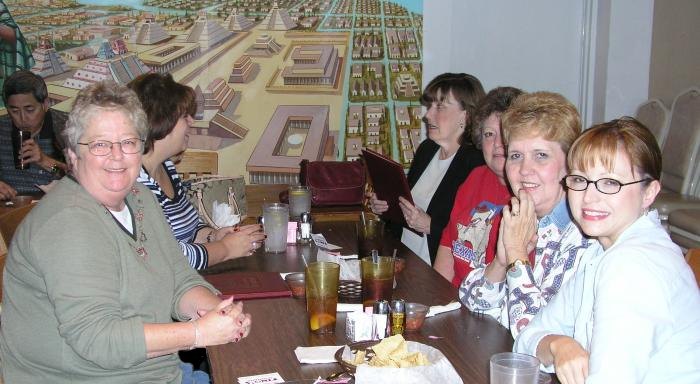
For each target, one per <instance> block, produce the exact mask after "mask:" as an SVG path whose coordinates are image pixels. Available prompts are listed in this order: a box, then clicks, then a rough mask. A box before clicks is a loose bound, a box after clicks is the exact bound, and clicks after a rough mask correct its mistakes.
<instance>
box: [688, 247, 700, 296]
mask: <svg viewBox="0 0 700 384" xmlns="http://www.w3.org/2000/svg"><path fill="white" fill-rule="evenodd" d="M685 260H686V261H687V262H688V265H690V269H692V270H693V273H694V274H695V281H697V282H698V287H700V248H691V249H689V250H688V253H686V255H685Z"/></svg>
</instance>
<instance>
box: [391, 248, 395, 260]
mask: <svg viewBox="0 0 700 384" xmlns="http://www.w3.org/2000/svg"><path fill="white" fill-rule="evenodd" d="M391 258H392V259H394V260H396V248H394V254H393V255H391Z"/></svg>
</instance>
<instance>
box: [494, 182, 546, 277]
mask: <svg viewBox="0 0 700 384" xmlns="http://www.w3.org/2000/svg"><path fill="white" fill-rule="evenodd" d="M536 244H537V215H536V214H535V203H534V202H533V200H532V197H531V196H530V195H529V194H528V193H527V192H525V191H522V190H520V191H519V192H518V196H517V197H511V199H510V207H509V206H505V207H503V220H501V227H500V228H499V236H498V244H497V249H496V258H497V260H499V262H503V261H505V265H508V264H510V263H512V262H514V261H515V260H528V258H527V255H528V254H529V253H530V252H532V250H533V249H535V245H536ZM504 258H505V260H504Z"/></svg>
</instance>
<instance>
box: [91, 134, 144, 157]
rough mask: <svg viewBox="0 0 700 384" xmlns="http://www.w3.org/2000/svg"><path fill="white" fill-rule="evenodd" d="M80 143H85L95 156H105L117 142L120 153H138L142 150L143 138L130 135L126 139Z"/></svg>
mask: <svg viewBox="0 0 700 384" xmlns="http://www.w3.org/2000/svg"><path fill="white" fill-rule="evenodd" d="M78 144H80V145H87V147H88V150H89V151H90V153H92V154H93V155H95V156H107V155H109V154H110V153H112V146H113V145H114V144H119V148H120V149H121V151H122V153H124V154H127V155H131V154H134V153H139V152H141V151H142V150H143V140H142V139H139V138H138V137H130V138H128V139H124V140H120V141H109V140H93V141H90V142H88V143H78Z"/></svg>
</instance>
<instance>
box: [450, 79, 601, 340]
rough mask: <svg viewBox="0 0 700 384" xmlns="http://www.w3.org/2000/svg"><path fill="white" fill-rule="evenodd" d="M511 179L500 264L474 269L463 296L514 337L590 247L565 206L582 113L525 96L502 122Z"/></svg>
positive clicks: (550, 96) (546, 96)
mask: <svg viewBox="0 0 700 384" xmlns="http://www.w3.org/2000/svg"><path fill="white" fill-rule="evenodd" d="M501 125H502V127H503V141H504V143H505V144H506V147H507V150H506V165H505V173H506V178H507V179H508V184H509V186H510V189H511V191H512V193H513V195H514V196H513V197H512V198H511V199H510V206H505V207H504V208H503V212H502V214H503V219H502V221H501V226H500V228H499V235H498V244H497V246H496V258H495V259H494V260H493V261H492V262H490V263H488V264H487V263H486V262H484V263H483V264H481V265H480V266H479V267H478V268H476V269H474V270H473V271H472V272H471V273H470V274H469V275H467V278H466V279H465V280H464V282H463V283H462V285H461V287H460V290H459V295H460V299H461V300H462V302H463V303H464V304H465V305H466V306H467V308H469V309H470V310H472V311H480V312H481V311H483V312H484V313H486V314H488V315H491V316H493V317H495V318H496V319H498V320H499V321H500V322H501V324H502V325H503V326H505V327H507V328H510V331H511V333H512V334H513V336H514V337H515V336H517V334H518V333H519V332H520V331H521V330H522V329H523V328H524V327H525V326H527V324H528V323H529V322H530V319H532V317H533V316H534V315H535V314H536V313H537V312H538V311H539V310H540V308H542V307H544V306H545V305H547V302H549V300H551V299H552V297H553V296H554V295H555V294H556V293H557V291H558V290H559V289H560V288H561V286H562V284H563V283H564V282H565V281H566V280H568V279H569V278H570V277H571V276H572V275H573V274H574V272H576V268H577V267H578V264H579V261H580V256H581V253H582V252H583V251H584V250H585V249H586V248H587V247H588V244H589V242H588V240H586V239H585V238H584V237H583V235H582V234H581V232H580V231H579V229H578V227H577V226H576V224H575V223H574V222H573V221H572V219H571V216H570V214H569V210H568V208H567V206H566V198H565V197H566V194H565V191H564V188H563V187H562V185H561V178H562V177H564V175H566V153H567V151H568V150H569V147H570V146H571V144H572V143H573V142H574V140H575V139H576V137H577V136H578V135H579V134H580V132H581V122H580V119H579V114H578V111H576V107H574V106H573V105H572V104H571V103H570V102H569V101H568V100H566V99H565V98H564V97H563V96H561V95H559V94H556V93H551V92H535V93H529V94H524V95H521V96H519V97H518V98H517V99H516V100H515V101H514V102H513V104H512V105H511V106H510V107H509V108H508V109H507V110H506V112H505V113H504V114H503V117H502V119H501Z"/></svg>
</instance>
